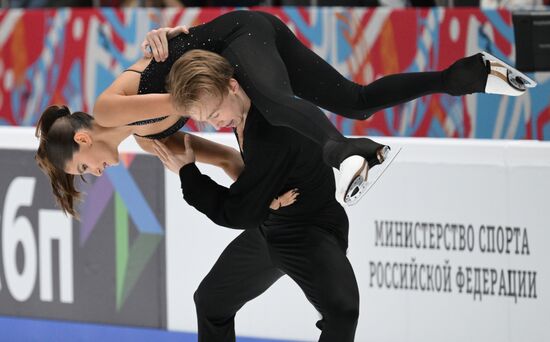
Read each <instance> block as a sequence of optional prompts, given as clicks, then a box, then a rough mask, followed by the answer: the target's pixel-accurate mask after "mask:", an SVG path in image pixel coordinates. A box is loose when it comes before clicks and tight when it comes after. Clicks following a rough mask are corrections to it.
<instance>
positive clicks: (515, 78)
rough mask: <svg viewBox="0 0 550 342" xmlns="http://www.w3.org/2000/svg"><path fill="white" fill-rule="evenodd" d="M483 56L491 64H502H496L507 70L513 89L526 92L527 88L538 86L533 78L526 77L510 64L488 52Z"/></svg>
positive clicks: (483, 52)
mask: <svg viewBox="0 0 550 342" xmlns="http://www.w3.org/2000/svg"><path fill="white" fill-rule="evenodd" d="M481 54H482V55H484V56H485V58H486V59H488V60H489V61H490V62H498V63H500V64H501V65H498V64H496V65H495V66H497V67H498V66H500V67H502V68H505V69H506V77H507V79H508V83H510V85H511V86H512V87H514V88H516V89H518V90H525V89H526V88H534V87H536V86H537V82H535V81H534V80H533V79H532V78H530V77H529V76H527V75H525V74H524V73H522V72H521V71H519V70H518V69H516V68H514V67H513V66H511V65H509V64H508V63H506V62H503V61H502V60H500V59H498V58H496V57H495V56H493V55H491V54H490V53H488V52H485V51H482V52H481Z"/></svg>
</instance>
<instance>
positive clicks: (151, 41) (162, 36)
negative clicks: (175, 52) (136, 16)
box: [141, 25, 189, 62]
mask: <svg viewBox="0 0 550 342" xmlns="http://www.w3.org/2000/svg"><path fill="white" fill-rule="evenodd" d="M180 33H185V34H187V33H189V29H188V28H187V26H185V25H183V26H176V27H162V28H159V29H156V30H152V31H149V32H147V35H146V36H145V39H144V40H143V42H142V43H141V51H142V52H143V55H144V56H145V57H147V58H151V57H153V58H155V61H157V62H164V61H165V60H166V58H168V39H170V38H173V37H175V36H177V35H178V34H180Z"/></svg>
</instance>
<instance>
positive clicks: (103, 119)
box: [93, 74, 177, 127]
mask: <svg viewBox="0 0 550 342" xmlns="http://www.w3.org/2000/svg"><path fill="white" fill-rule="evenodd" d="M136 76H139V75H137V74H136ZM134 77H135V76H134ZM113 86H115V83H113V84H112V85H111V86H110V87H109V88H107V89H106V90H105V91H104V92H103V93H102V94H101V95H99V97H98V98H97V100H96V102H95V106H94V110H93V114H94V118H95V120H96V121H97V123H98V124H99V125H101V126H103V127H119V126H124V125H127V124H129V123H131V122H135V121H141V120H147V119H153V118H158V117H160V116H164V115H171V114H177V110H176V109H175V108H174V106H173V105H172V101H171V100H170V94H143V95H125V94H122V93H120V92H117V91H114V87H113Z"/></svg>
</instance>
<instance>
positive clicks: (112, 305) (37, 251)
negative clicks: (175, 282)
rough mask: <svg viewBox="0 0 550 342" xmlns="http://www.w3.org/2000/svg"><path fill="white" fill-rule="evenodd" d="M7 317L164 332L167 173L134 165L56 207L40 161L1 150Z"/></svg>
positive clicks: (2, 288) (129, 161) (2, 303)
mask: <svg viewBox="0 0 550 342" xmlns="http://www.w3.org/2000/svg"><path fill="white" fill-rule="evenodd" d="M0 160H1V161H2V163H1V167H0V218H1V220H0V314H1V315H8V316H24V317H36V318H49V319H63V320H75V321H85V322H101V323H108V324H121V325H137V326H148V327H165V321H166V316H165V312H166V308H165V306H166V299H165V287H166V285H165V278H164V277H163V276H162V275H163V274H164V270H165V250H164V212H163V209H164V197H163V196H162V193H163V191H164V173H163V171H162V166H161V165H159V163H158V162H157V161H156V160H155V158H153V157H150V156H144V155H131V154H128V155H125V156H124V162H123V163H121V165H119V166H117V167H113V168H110V169H108V170H106V174H105V175H104V176H102V177H100V178H97V179H96V178H95V177H91V176H89V175H88V176H85V179H86V180H87V182H88V183H82V182H79V183H80V184H79V186H78V188H80V189H81V190H82V191H83V192H84V196H83V198H84V201H83V202H82V205H81V206H80V207H79V212H80V215H81V220H80V221H78V220H74V219H71V218H69V217H68V216H66V215H65V214H63V212H62V211H61V210H60V209H59V208H58V207H56V206H55V204H54V200H53V195H52V191H51V188H50V184H49V181H48V179H47V177H46V176H45V175H44V174H42V172H41V171H40V170H39V168H38V167H37V166H36V163H35V162H34V152H33V151H22V150H0Z"/></svg>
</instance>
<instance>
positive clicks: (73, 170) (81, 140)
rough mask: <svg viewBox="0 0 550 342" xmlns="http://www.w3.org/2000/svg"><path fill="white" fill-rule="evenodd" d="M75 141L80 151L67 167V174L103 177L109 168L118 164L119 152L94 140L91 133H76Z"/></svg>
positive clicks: (74, 155)
mask: <svg viewBox="0 0 550 342" xmlns="http://www.w3.org/2000/svg"><path fill="white" fill-rule="evenodd" d="M74 140H75V141H76V143H77V144H78V145H79V146H80V149H79V150H78V151H77V152H75V153H74V154H73V158H72V159H71V160H69V161H68V162H67V164H66V165H65V172H67V173H69V174H73V175H82V174H92V175H94V176H101V175H102V174H103V172H104V171H105V169H106V168H107V167H109V166H113V165H116V164H118V151H117V149H116V148H114V149H113V148H112V147H110V146H109V145H108V144H106V143H104V142H101V141H97V140H95V141H94V139H93V136H92V133H91V132H90V131H79V132H77V133H75V136H74Z"/></svg>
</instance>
